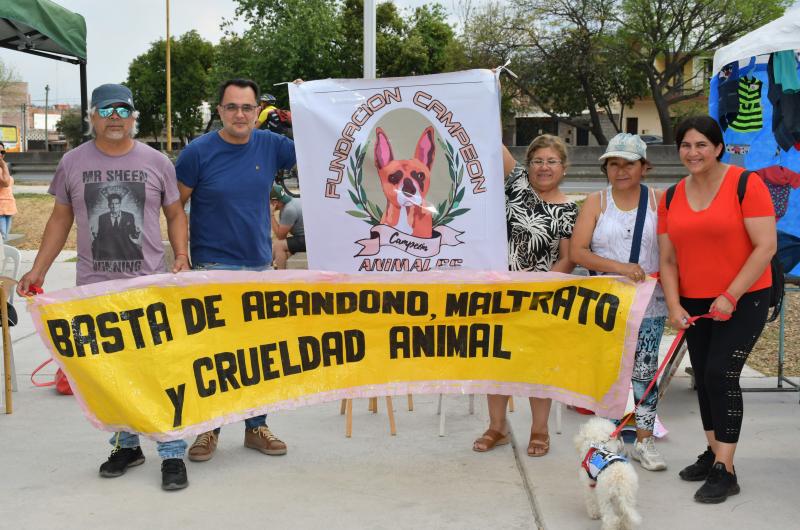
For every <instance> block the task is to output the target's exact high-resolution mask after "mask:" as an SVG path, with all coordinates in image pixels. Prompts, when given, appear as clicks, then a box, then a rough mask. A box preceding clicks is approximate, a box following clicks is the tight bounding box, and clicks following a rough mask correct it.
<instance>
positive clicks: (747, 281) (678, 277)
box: [658, 116, 777, 503]
mask: <svg viewBox="0 0 800 530" xmlns="http://www.w3.org/2000/svg"><path fill="white" fill-rule="evenodd" d="M675 144H676V145H677V147H678V155H679V156H680V159H681V162H683V165H684V166H686V169H687V170H688V171H689V175H688V176H687V177H684V178H683V179H682V180H681V181H680V182H679V183H678V184H677V185H676V187H675V188H674V189H675V192H674V194H673V195H672V197H671V201H670V204H669V205H667V195H666V194H665V196H664V197H662V199H661V202H660V203H659V206H658V244H659V251H660V254H661V267H660V272H661V283H662V285H663V287H664V295H665V297H666V301H667V307H668V309H669V323H670V325H671V326H672V327H674V328H676V329H686V341H687V344H688V346H689V356H690V358H691V361H692V367H693V368H694V373H695V382H696V384H697V399H698V402H699V405H700V417H701V419H702V422H703V430H704V431H705V438H706V442H707V447H706V450H705V451H704V452H703V453H702V454H701V455H700V456H698V458H697V461H696V462H695V463H694V464H691V465H689V466H687V467H685V468H684V469H683V470H681V472H680V473H679V475H680V477H681V478H682V479H683V480H688V481H705V482H704V484H703V485H702V486H701V487H700V489H698V490H697V492H696V493H695V495H694V498H695V500H696V501H697V502H701V503H720V502H724V501H725V500H726V499H727V498H728V496H730V495H735V494H737V493H739V490H740V488H739V481H738V477H737V475H736V468H735V467H734V465H733V457H734V453H735V452H736V444H737V443H738V441H739V435H740V432H741V428H742V416H743V413H744V407H743V402H742V390H741V387H740V386H739V376H740V375H741V373H742V368H744V363H745V361H747V356H748V355H749V354H750V350H752V349H753V346H754V345H755V343H756V340H758V337H759V335H761V331H762V330H763V328H764V323H765V321H766V319H767V312H768V311H769V300H770V287H771V285H772V274H771V270H770V260H771V259H772V256H773V255H774V254H775V250H776V247H777V242H776V239H777V236H776V230H775V211H774V209H773V206H772V200H771V198H770V195H769V191H768V190H767V187H766V186H765V185H764V182H763V181H762V180H761V179H760V178H758V177H756V176H754V175H750V176H749V177H751V178H747V183H746V188H745V189H744V195H743V196H742V197H741V200H740V196H739V191H738V188H739V185H740V177H741V175H742V173H743V172H744V169H743V168H740V167H736V166H730V165H728V164H723V163H722V162H720V159H721V158H722V153H723V152H724V150H725V144H724V142H723V139H722V130H721V129H720V126H719V124H718V123H717V122H716V121H715V120H714V119H713V118H711V117H710V116H695V117H691V118H687V119H685V120H684V121H682V122H681V123H680V124H679V125H678V127H677V128H676V130H675ZM709 313H710V314H711V318H701V319H699V320H697V321H696V322H694V323H693V325H691V326H690V325H689V323H688V320H689V318H690V317H692V316H702V315H706V314H709Z"/></svg>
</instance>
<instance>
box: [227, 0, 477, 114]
mask: <svg viewBox="0 0 800 530" xmlns="http://www.w3.org/2000/svg"><path fill="white" fill-rule="evenodd" d="M237 4H238V7H237V9H236V15H237V17H239V18H241V19H243V20H244V21H245V22H247V23H248V24H249V28H248V29H247V30H245V31H244V33H243V34H242V35H238V34H235V33H233V32H231V31H228V32H227V34H226V37H225V38H224V39H223V40H222V41H221V42H220V44H219V45H218V46H217V47H216V49H215V59H214V67H213V71H212V74H211V77H212V79H214V81H216V82H221V81H222V80H224V79H228V78H230V77H231V76H232V75H237V76H240V77H241V76H249V77H251V78H252V79H255V80H256V81H258V82H259V84H260V85H261V87H262V89H263V90H265V91H270V92H272V91H273V89H271V88H270V87H271V86H272V84H273V83H275V82H281V81H291V80H293V79H296V78H303V79H321V78H326V77H334V78H341V77H347V78H354V77H361V76H362V75H363V72H362V70H363V68H362V64H363V61H362V58H363V42H364V39H363V31H364V30H363V20H364V18H363V12H364V5H363V0H344V1H343V2H339V1H337V0H237ZM376 22H377V29H376V33H377V34H376V52H377V65H376V70H377V75H378V76H379V77H390V76H404V75H412V74H428V73H436V72H444V71H450V70H453V69H454V68H456V67H458V66H459V65H460V64H464V60H463V53H461V49H460V47H459V43H458V41H457V39H456V37H455V32H454V30H453V28H452V27H451V26H450V25H449V24H448V23H447V14H446V12H445V11H444V9H443V8H442V7H441V6H439V5H437V4H434V5H430V6H424V7H421V8H418V9H416V10H413V11H411V12H409V14H408V16H406V17H405V18H404V17H403V16H402V15H401V13H400V12H399V11H398V9H397V7H396V6H395V5H394V4H393V3H391V2H388V3H381V4H378V5H377V7H376ZM459 61H460V62H459ZM277 92H278V93H275V96H276V97H277V98H278V101H279V103H280V104H281V105H285V104H287V103H288V101H287V95H286V92H285V91H283V90H281V91H277Z"/></svg>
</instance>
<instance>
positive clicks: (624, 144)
mask: <svg viewBox="0 0 800 530" xmlns="http://www.w3.org/2000/svg"><path fill="white" fill-rule="evenodd" d="M611 157H619V158H624V159H625V160H630V161H631V162H633V161H635V160H641V159H642V158H647V144H646V143H644V140H642V139H641V138H639V136H638V135H636V134H629V133H619V134H618V135H616V136H615V137H614V138H612V139H611V141H609V142H608V147H606V152H605V153H603V156H601V157H600V160H605V159H606V158H611Z"/></svg>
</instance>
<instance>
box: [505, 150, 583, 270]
mask: <svg viewBox="0 0 800 530" xmlns="http://www.w3.org/2000/svg"><path fill="white" fill-rule="evenodd" d="M577 217H578V206H577V205H576V204H575V203H574V202H567V203H563V204H551V203H547V202H544V201H543V200H542V199H541V198H540V197H539V196H538V195H537V194H536V192H535V191H533V188H532V187H531V183H530V181H529V180H528V171H527V170H526V169H525V168H524V167H523V166H521V165H517V166H516V167H515V168H514V169H513V170H512V171H511V173H510V174H509V175H508V178H507V179H506V225H507V231H508V268H509V270H512V271H534V272H547V271H549V270H550V269H551V267H552V266H553V264H554V263H555V262H556V261H557V260H558V243H559V241H560V240H561V239H569V238H570V237H572V229H573V228H574V227H575V220H576V219H577Z"/></svg>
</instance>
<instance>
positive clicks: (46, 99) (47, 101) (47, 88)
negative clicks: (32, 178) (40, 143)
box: [44, 85, 50, 153]
mask: <svg viewBox="0 0 800 530" xmlns="http://www.w3.org/2000/svg"><path fill="white" fill-rule="evenodd" d="M49 104H50V85H45V86H44V150H45V151H47V152H48V153H49V152H50V135H49V134H48V131H47V107H48V106H49Z"/></svg>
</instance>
